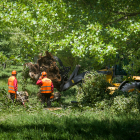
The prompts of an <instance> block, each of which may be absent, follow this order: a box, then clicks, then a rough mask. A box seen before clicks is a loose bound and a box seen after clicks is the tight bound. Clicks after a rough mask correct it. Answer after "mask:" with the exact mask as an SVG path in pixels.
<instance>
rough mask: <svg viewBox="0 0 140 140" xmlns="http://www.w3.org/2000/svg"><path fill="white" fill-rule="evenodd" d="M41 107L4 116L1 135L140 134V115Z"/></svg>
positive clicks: (75, 139)
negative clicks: (55, 109) (57, 109)
mask: <svg viewBox="0 0 140 140" xmlns="http://www.w3.org/2000/svg"><path fill="white" fill-rule="evenodd" d="M108 113H109V112H104V111H103V112H92V110H88V111H85V112H79V111H72V110H70V109H66V110H60V111H55V112H54V111H48V110H45V109H42V110H38V111H36V112H34V113H29V112H26V111H25V112H24V111H23V112H22V113H10V114H7V113H5V114H3V115H2V116H1V117H0V122H1V123H0V139H4V140H9V139H20V140H22V139H24V140H26V139H32V140H34V139H48V140H50V139H58V140H68V139H70V140H87V139H95V140H98V139H100V140H108V139H110V140H125V139H126V140H128V139H139V138H140V117H139V115H137V116H133V115H121V116H116V115H114V114H108Z"/></svg>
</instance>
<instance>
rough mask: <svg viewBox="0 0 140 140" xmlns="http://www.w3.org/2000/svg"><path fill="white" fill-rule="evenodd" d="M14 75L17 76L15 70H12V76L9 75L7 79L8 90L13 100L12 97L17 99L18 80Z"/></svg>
mask: <svg viewBox="0 0 140 140" xmlns="http://www.w3.org/2000/svg"><path fill="white" fill-rule="evenodd" d="M16 76H17V72H16V71H15V70H13V71H12V76H10V77H9V79H8V92H9V93H10V98H11V100H12V101H13V102H14V99H17V89H18V82H17V79H16Z"/></svg>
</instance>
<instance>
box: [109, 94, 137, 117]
mask: <svg viewBox="0 0 140 140" xmlns="http://www.w3.org/2000/svg"><path fill="white" fill-rule="evenodd" d="M111 110H112V111H113V112H115V113H117V114H120V113H130V112H132V113H138V112H139V110H140V94H139V92H138V91H133V92H130V93H129V92H124V93H123V94H122V92H120V95H118V96H116V97H114V101H113V104H112V106H111Z"/></svg>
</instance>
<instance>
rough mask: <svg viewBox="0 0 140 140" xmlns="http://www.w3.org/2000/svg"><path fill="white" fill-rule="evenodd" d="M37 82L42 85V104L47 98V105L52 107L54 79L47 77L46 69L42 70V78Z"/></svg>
mask: <svg viewBox="0 0 140 140" xmlns="http://www.w3.org/2000/svg"><path fill="white" fill-rule="evenodd" d="M36 84H37V85H39V86H41V101H42V104H45V102H46V99H47V107H51V101H50V97H51V96H52V95H51V93H53V89H54V86H53V83H52V81H51V80H50V79H49V78H47V73H46V72H45V71H43V72H42V79H41V80H40V79H39V80H38V81H37V82H36ZM44 106H45V105H44Z"/></svg>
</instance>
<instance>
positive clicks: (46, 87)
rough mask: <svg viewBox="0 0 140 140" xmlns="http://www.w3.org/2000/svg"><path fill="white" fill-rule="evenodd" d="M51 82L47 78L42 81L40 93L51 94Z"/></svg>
mask: <svg viewBox="0 0 140 140" xmlns="http://www.w3.org/2000/svg"><path fill="white" fill-rule="evenodd" d="M51 84H52V81H51V80H50V79H48V78H44V79H42V86H41V93H52V89H51Z"/></svg>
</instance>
